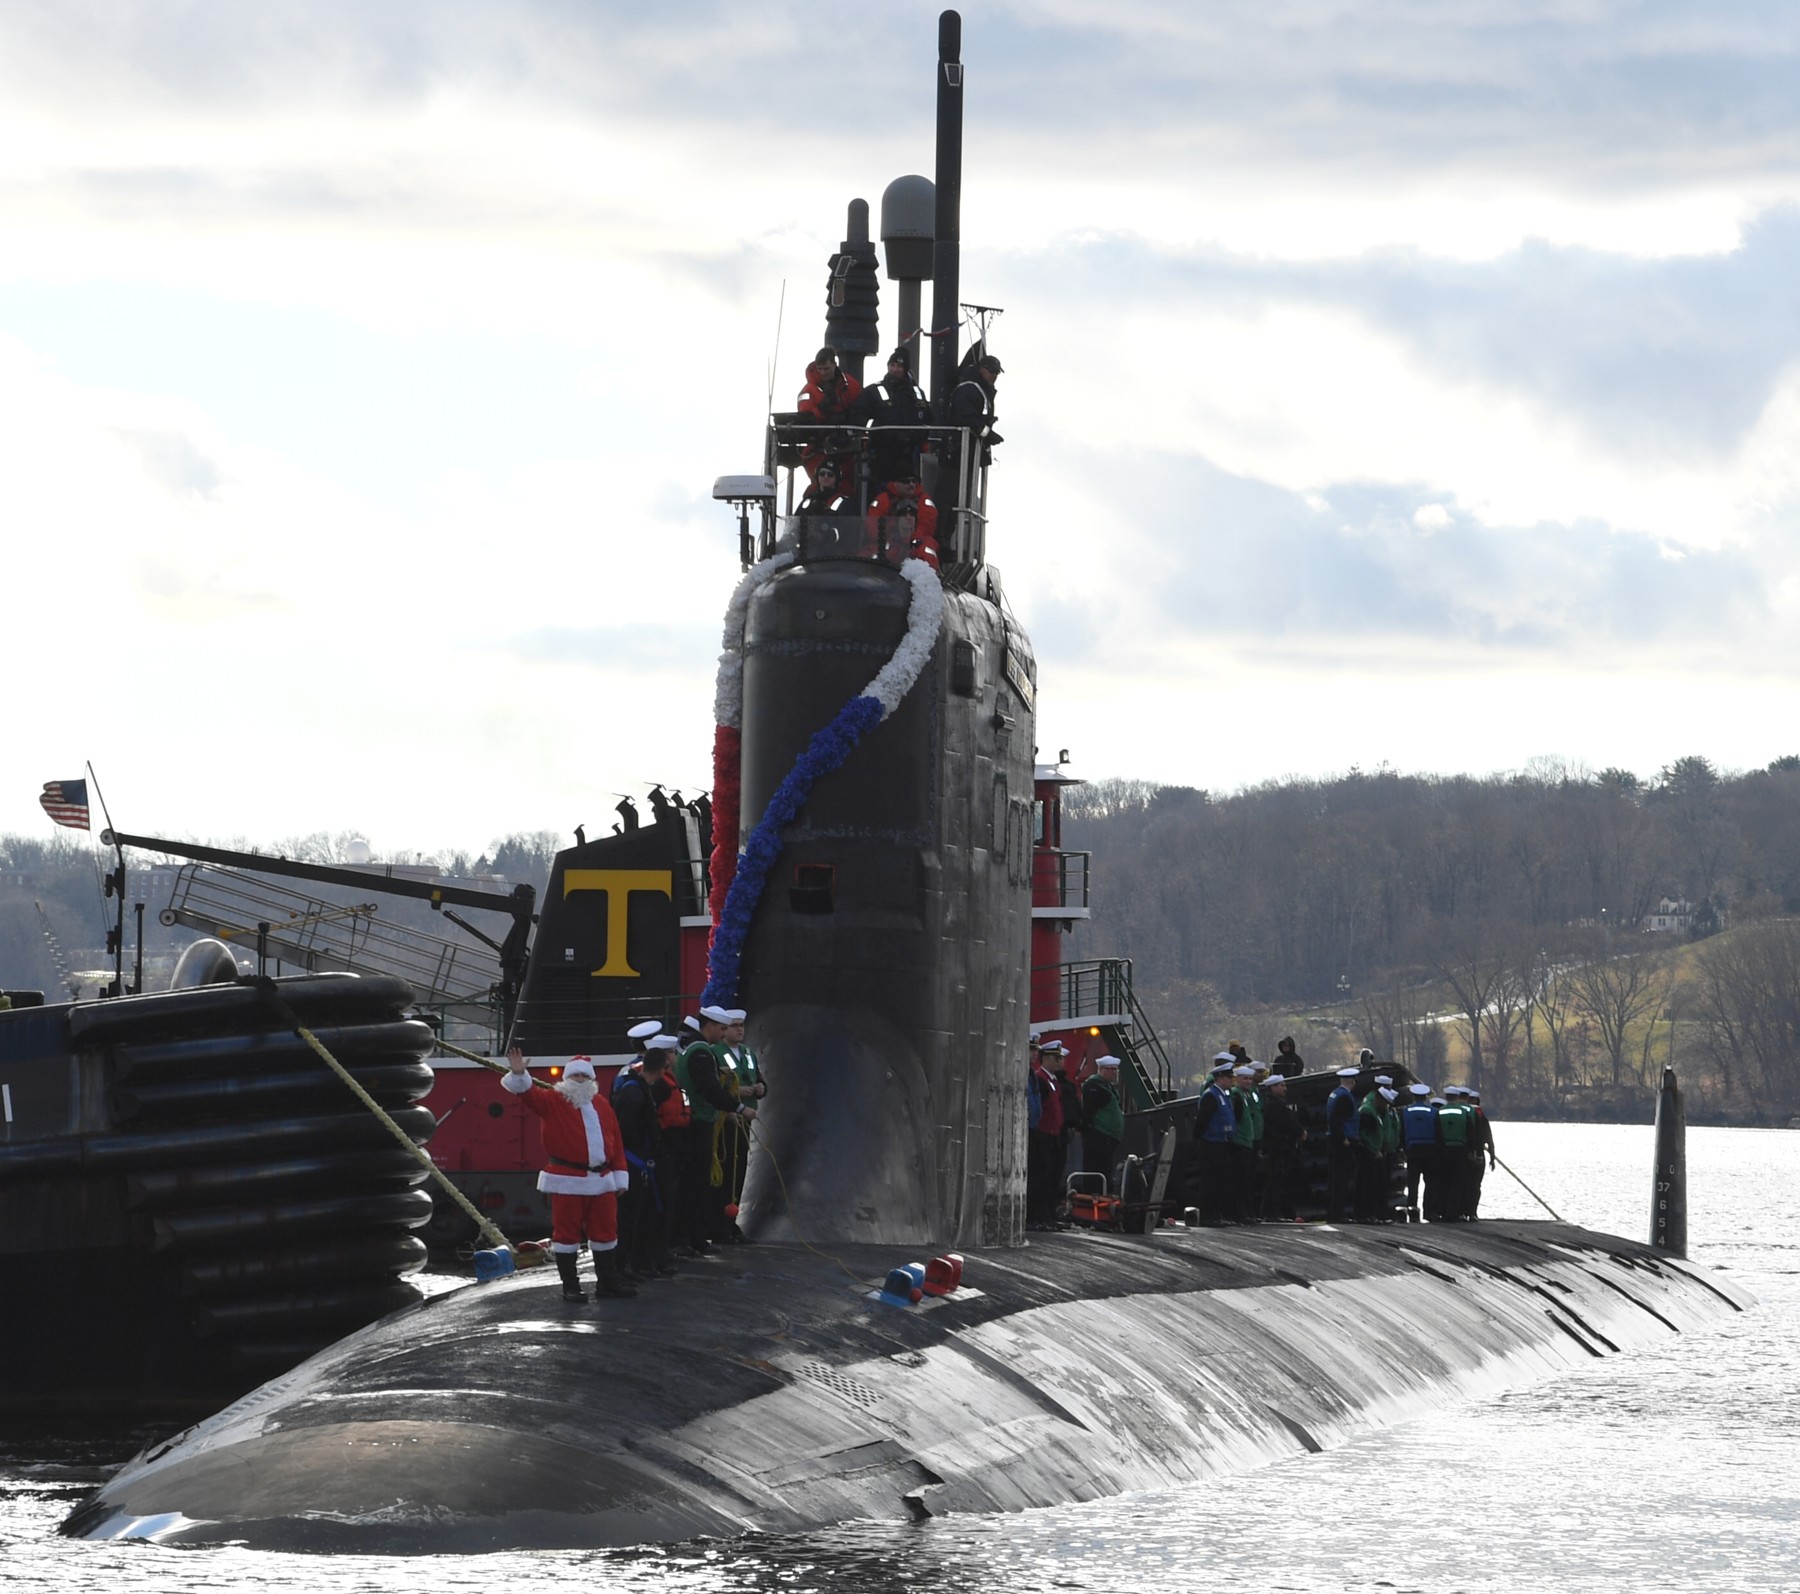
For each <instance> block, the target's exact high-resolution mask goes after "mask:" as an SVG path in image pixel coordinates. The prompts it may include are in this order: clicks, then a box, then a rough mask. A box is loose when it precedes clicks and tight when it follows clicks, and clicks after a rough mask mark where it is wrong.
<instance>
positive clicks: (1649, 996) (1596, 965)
mask: <svg viewBox="0 0 1800 1594" xmlns="http://www.w3.org/2000/svg"><path fill="white" fill-rule="evenodd" d="M1570 978H1571V983H1572V984H1573V986H1574V995H1575V1003H1576V1006H1577V1007H1578V1008H1579V1010H1580V1011H1581V1013H1582V1014H1583V1015H1584V1016H1585V1017H1587V1018H1588V1019H1591V1020H1592V1022H1593V1025H1594V1028H1595V1029H1596V1030H1597V1031H1598V1032H1599V1035H1600V1044H1601V1046H1602V1047H1604V1048H1605V1051H1606V1056H1607V1059H1608V1061H1609V1062H1610V1063H1611V1064H1612V1082H1613V1084H1615V1085H1620V1084H1623V1083H1624V1074H1625V1056H1626V1051H1627V1048H1628V1046H1629V1043H1630V1037H1631V1031H1632V1029H1633V1028H1635V1027H1636V1025H1637V1024H1638V1023H1639V1022H1640V1021H1641V1020H1642V1019H1644V1018H1645V1017H1647V1016H1648V1015H1650V1014H1652V1013H1656V1012H1658V1011H1660V1010H1661V1008H1662V1005H1663V1003H1664V1002H1665V1001H1666V1000H1667V999H1668V995H1669V988H1670V986H1671V985H1672V984H1673V983H1674V975H1673V974H1672V973H1671V972H1670V971H1668V970H1665V969H1662V968H1659V967H1658V966H1657V965H1656V964H1655V963H1654V962H1653V961H1652V960H1651V958H1649V957H1648V956H1646V955H1644V954H1641V953H1640V954H1637V955H1634V956H1630V955H1628V956H1625V957H1599V958H1596V959H1594V960H1593V961H1591V962H1588V963H1583V964H1581V965H1579V966H1578V967H1577V968H1576V969H1575V970H1574V971H1573V973H1572V975H1571V977H1570ZM1634 1074H1635V1070H1634ZM1636 1077H1637V1082H1638V1083H1639V1084H1642V1083H1643V1080H1642V1077H1641V1076H1636Z"/></svg>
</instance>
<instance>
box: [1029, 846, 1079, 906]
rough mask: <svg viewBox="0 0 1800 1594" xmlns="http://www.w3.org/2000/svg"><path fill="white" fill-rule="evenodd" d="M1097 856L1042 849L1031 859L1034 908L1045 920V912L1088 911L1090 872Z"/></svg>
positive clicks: (1032, 901)
mask: <svg viewBox="0 0 1800 1594" xmlns="http://www.w3.org/2000/svg"><path fill="white" fill-rule="evenodd" d="M1092 861H1093V854H1092V853H1089V852H1064V851H1063V850H1062V849H1060V848H1040V849H1039V850H1038V852H1037V853H1036V854H1034V855H1033V857H1032V860H1031V906H1032V908H1033V909H1034V910H1036V911H1038V912H1039V913H1040V914H1042V915H1043V916H1044V917H1048V916H1049V914H1048V913H1047V912H1046V911H1045V910H1049V909H1055V908H1067V909H1069V910H1070V911H1071V912H1074V911H1075V910H1077V909H1079V910H1080V911H1082V912H1084V913H1085V912H1086V911H1087V908H1088V906H1089V903H1088V880H1089V869H1090V865H1091V863H1092Z"/></svg>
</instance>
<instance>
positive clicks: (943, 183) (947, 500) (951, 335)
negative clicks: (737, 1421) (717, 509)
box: [713, 12, 1037, 1246]
mask: <svg viewBox="0 0 1800 1594" xmlns="http://www.w3.org/2000/svg"><path fill="white" fill-rule="evenodd" d="M960 47H961V25H960V21H959V19H958V18H957V16H956V14H955V13H954V12H946V13H945V14H944V17H943V18H942V19H941V22H940V29H939V63H938V101H939V106H938V111H939V114H938V163H937V173H938V176H937V182H936V185H935V190H934V188H933V185H931V184H928V183H925V182H924V180H923V179H922V178H917V177H912V178H906V179H902V180H901V185H896V186H900V187H902V196H901V197H902V200H903V201H904V203H902V204H901V205H900V206H899V207H897V208H896V207H895V206H893V205H892V204H890V205H887V206H884V214H885V215H886V216H887V218H888V221H889V225H886V226H884V228H883V231H884V233H889V234H891V235H895V236H890V237H889V238H887V239H885V240H884V241H885V242H887V243H888V244H889V250H890V259H889V267H890V271H891V273H892V274H893V275H895V276H896V277H899V278H900V279H901V280H902V282H903V284H905V283H917V282H918V281H922V280H932V281H933V283H934V298H935V301H936V302H935V303H934V304H933V307H932V322H931V325H930V328H929V331H928V333H927V334H926V335H924V336H921V337H919V338H918V340H917V342H916V343H914V342H912V341H911V340H909V339H908V338H907V335H908V334H909V333H916V332H917V331H918V322H917V312H916V310H915V309H913V308H912V306H913V305H916V302H917V300H916V295H915V294H914V293H911V292H908V293H903V295H902V299H903V304H902V307H901V317H900V319H901V331H900V333H899V337H898V338H897V339H896V341H897V342H898V341H901V340H907V341H908V344H909V346H910V347H915V348H916V347H918V344H920V343H923V342H925V341H927V339H928V340H929V341H930V343H931V345H932V354H933V361H932V364H933V367H934V370H935V371H936V373H938V374H937V380H936V381H935V382H934V384H933V386H934V388H936V387H939V386H941V385H943V384H944V383H945V381H946V380H947V377H948V375H949V373H952V372H954V370H955V368H956V365H957V361H958V352H957V345H958V327H959V324H960V312H959V307H958V305H957V303H956V293H957V278H958V273H957V263H956V240H957V237H958V235H959V231H960V223H959V219H958V206H959V190H960V178H959V167H960V157H961V98H962V68H961V62H960V59H959V55H960ZM921 211H922V212H923V214H922V215H921ZM934 211H935V218H936V221H935V231H936V237H935V238H934V239H931V240H929V241H927V240H926V239H924V238H922V237H921V236H920V235H921V233H922V232H925V231H929V230H931V228H932V225H933V221H932V218H933V213H934ZM896 214H897V216H898V222H897V224H896V222H895V220H894V217H895V216H896ZM850 215H851V228H850V232H851V236H852V238H853V239H854V238H855V237H856V236H857V234H858V232H859V230H860V229H861V228H862V227H864V226H866V218H867V207H866V205H864V204H863V202H862V201H860V200H859V201H855V202H853V204H852V206H851V211H850ZM863 236H866V233H864V234H863ZM844 253H845V251H840V253H839V254H838V255H836V256H834V257H833V262H832V270H833V272H834V274H835V273H836V272H837V271H838V270H839V268H840V266H841V264H842V260H843V256H844ZM946 290H947V296H946ZM909 321H910V322H911V323H912V324H911V325H907V324H906V323H907V322H909ZM915 363H920V364H922V363H923V362H915ZM923 374H924V373H923V372H915V375H918V376H921V377H922V376H923ZM943 418H944V412H943V410H942V407H941V406H940V407H938V408H937V409H936V411H935V412H934V413H933V415H932V417H931V421H930V424H925V425H917V426H910V427H908V426H884V425H883V424H881V422H880V421H879V420H877V421H876V422H875V424H873V425H870V426H868V427H867V428H866V429H865V428H863V427H841V426H840V427H831V426H828V425H824V424H821V423H820V421H819V417H818V415H817V414H816V413H807V412H805V411H796V412H792V413H776V414H774V415H772V416H771V418H770V424H769V430H768V438H767V448H766V453H765V458H764V474H763V475H762V476H760V477H726V478H721V480H720V482H719V484H718V485H717V486H716V487H715V488H714V494H715V496H716V497H719V498H721V499H727V500H731V501H734V502H736V503H737V504H738V505H739V506H740V508H741V510H742V515H743V518H742V521H741V526H742V550H741V556H742V561H743V564H744V566H745V569H746V571H747V574H746V578H745V583H744V585H743V587H741V588H740V594H741V598H740V603H741V614H742V619H741V624H742V631H741V644H740V648H739V651H740V654H741V664H739V665H736V666H734V667H735V668H738V669H740V670H741V688H740V689H739V690H737V691H736V692H735V693H734V694H732V695H733V696H734V699H735V700H734V703H733V706H732V712H735V714H736V719H735V730H734V731H725V730H722V735H724V736H726V737H727V738H729V737H731V736H735V738H736V741H737V745H736V747H735V749H734V750H733V751H732V752H731V753H728V754H727V755H726V757H725V762H724V763H722V764H721V766H720V767H721V770H722V771H725V773H723V774H722V775H721V777H720V781H719V789H718V790H716V791H715V795H714V810H715V813H719V812H721V811H725V812H727V813H733V812H735V813H736V814H737V815H739V816H741V818H740V823H741V836H740V834H739V833H738V828H737V827H736V826H733V825H731V824H729V823H728V824H727V826H726V827H725V828H724V829H722V831H721V832H720V834H719V836H718V838H717V841H716V846H717V847H718V848H719V849H721V851H719V852H715V859H714V877H715V908H714V912H715V921H716V922H717V923H718V925H719V928H718V929H716V930H715V933H714V934H715V938H714V948H715V951H714V966H713V967H714V976H715V978H717V977H718V969H719V963H720V960H719V956H718V950H717V949H718V945H719V940H720V937H721V936H722V935H723V934H725V932H726V929H727V927H728V926H729V923H730V921H731V918H732V914H731V911H730V909H729V908H727V910H726V911H725V913H724V915H723V916H722V917H721V915H720V909H719V902H720V900H721V898H722V895H723V882H724V878H725V877H726V876H727V875H731V874H732V873H733V871H734V869H736V868H737V866H738V865H739V864H740V863H741V860H742V859H744V858H747V857H749V856H750V854H751V853H752V852H753V851H754V850H755V845H756V843H755V841H754V839H753V837H752V832H753V830H754V828H755V827H756V826H757V824H758V822H759V820H762V819H764V817H765V816H767V815H768V814H769V813H770V811H771V803H772V802H774V803H777V805H779V800H780V795H781V793H782V790H783V786H784V782H789V781H790V780H791V779H792V778H793V777H794V774H795V771H796V770H799V769H802V768H804V767H805V766H806V764H807V761H808V760H809V759H812V758H814V757H815V756H816V755H817V752H818V745H817V739H818V738H819V734H820V732H821V731H824V730H826V728H827V727H834V726H835V725H836V724H837V721H838V717H839V716H840V715H841V713H842V711H844V709H845V706H846V704H851V703H853V702H854V701H855V700H857V699H858V698H859V696H860V695H862V694H864V693H865V692H866V691H868V690H870V689H871V687H872V678H875V677H877V676H878V674H879V673H880V672H882V671H883V670H884V668H885V667H887V666H889V665H890V662H891V661H897V660H898V659H899V658H900V656H901V655H902V653H903V651H904V650H905V649H907V648H913V649H916V650H920V651H923V650H924V649H925V648H926V647H927V646H928V648H929V651H928V653H926V654H925V656H924V659H923V664H922V667H920V668H918V670H917V673H916V675H914V676H912V678H911V680H910V684H909V685H907V686H906V687H905V689H904V694H903V695H902V696H900V697H899V699H898V701H897V702H895V703H893V704H892V705H891V706H890V707H889V708H888V709H887V712H886V713H885V716H884V717H882V718H881V719H880V721H879V723H874V724H873V725H872V726H871V727H869V728H867V729H866V730H865V731H863V732H862V733H861V734H860V737H859V739H857V740H856V742H855V745H854V747H853V748H852V749H851V751H850V752H849V754H848V756H847V757H846V758H844V759H843V760H842V761H841V762H840V763H838V764H837V765H836V766H835V767H831V768H829V769H828V770H827V771H826V772H825V773H823V774H821V775H819V776H818V777H817V778H816V780H814V781H813V783H812V784H811V785H810V787H809V788H808V790H807V793H806V795H805V798H804V801H803V803H802V804H801V805H800V806H799V807H798V809H797V810H796V811H794V812H793V814H792V817H791V818H790V819H789V820H788V821H787V822H786V823H785V824H784V825H782V826H781V827H780V829H779V831H778V832H771V833H770V834H769V836H768V837H767V838H766V840H765V855H764V857H763V858H762V860H761V863H759V865H758V867H759V868H761V867H762V864H766V865H767V873H766V875H765V876H763V877H762V878H763V883H762V886H761V890H760V895H759V896H758V897H757V899H756V905H755V908H754V911H753V913H752V914H751V915H750V917H749V919H748V921H747V926H746V927H744V928H742V930H741V932H733V933H741V950H740V951H739V952H738V953H737V954H736V955H737V956H738V958H739V962H738V965H737V976H736V980H735V983H734V984H733V985H732V986H731V989H732V990H733V994H734V998H735V1001H736V1002H737V1004H738V1005H741V1006H743V1007H744V1008H746V1009H748V1010H749V1011H750V1013H751V1014H752V1026H753V1039H754V1042H755V1045H756V1049H757V1051H758V1054H759V1056H760V1057H761V1059H762V1062H763V1064H764V1066H765V1068H766V1070H767V1074H768V1077H769V1078H770V1080H771V1081H772V1090H771V1094H770V1096H769V1098H768V1101H767V1103H766V1104H765V1106H764V1108H763V1111H762V1116H761V1117H760V1118H759V1120H758V1122H757V1125H756V1132H757V1139H758V1142H759V1144H760V1146H761V1148H762V1151H763V1153H764V1154H763V1155H758V1156H754V1157H753V1158H752V1159H751V1165H750V1174H749V1183H748V1186H747V1188H746V1190H745V1195H744V1201H743V1210H742V1212H741V1214H740V1216H739V1222H740V1224H741V1225H742V1226H743V1227H744V1228H745V1230H746V1232H747V1233H750V1234H751V1235H753V1236H755V1237H761V1238H782V1237H790V1236H794V1235H798V1236H799V1237H802V1238H805V1239H807V1240H823V1241H830V1242H839V1243H846V1242H867V1243H882V1244H918V1245H927V1244H930V1245H936V1244H940V1243H941V1244H964V1245H970V1246H975V1245H1006V1244H1016V1243H1018V1242H1019V1240H1020V1239H1021V1237H1022V1233H1023V1217H1024V1181H1025V1137H1026V1111H1025V1107H1026V1104H1025V1080H1026V1071H1027V1066H1026V1054H1025V1046H1026V1036H1027V1029H1028V1023H1029V1011H1030V962H1031V880H1032V799H1033V785H1032V780H1033V769H1034V755H1035V751H1036V749H1035V745H1034V734H1033V732H1034V703H1035V696H1036V673H1037V672H1036V663H1035V661H1034V659H1033V657H1032V653H1031V647H1030V643H1029V642H1028V641H1027V639H1026V636H1025V633H1024V631H1023V630H1022V629H1021V628H1020V626H1019V625H1018V623H1017V621H1016V620H1014V619H1013V617H1012V616H1011V615H1010V614H1009V613H1008V612H1007V609H1006V605H1005V599H1004V596H1003V593H1002V590H1001V586H1000V580H999V576H998V573H997V572H996V571H994V570H993V569H992V568H991V567H990V566H989V565H988V563H987V558H986V546H987V537H986V531H987V471H988V463H989V462H988V458H987V453H986V449H985V448H984V446H983V440H982V439H981V438H980V437H978V436H975V435H968V434H966V433H964V432H960V431H958V430H957V429H954V428H950V427H948V426H946V425H944V424H942V421H943ZM822 457H829V458H831V459H833V460H834V461H842V462H843V463H844V465H845V469H844V479H845V482H846V484H847V491H846V492H845V495H844V499H843V501H842V502H841V503H840V504H838V505H836V506H835V507H834V508H831V509H829V510H823V511H821V510H819V509H818V508H817V506H816V505H815V506H809V505H808V504H807V503H806V502H805V498H804V493H805V488H806V486H807V484H808V482H809V480H810V479H811V478H812V477H813V476H814V473H815V470H816V467H817V464H818V462H819V460H820V459H821V458H822ZM897 458H898V459H904V460H906V461H908V467H907V469H904V470H901V471H899V472H896V470H895V469H894V467H893V464H892V462H893V461H894V460H895V459H897ZM912 460H917V461H918V466H917V468H916V471H914V470H913V469H912V467H911V465H910V462H911V461H912ZM871 461H873V467H874V468H871ZM896 474H900V475H902V476H908V475H914V474H916V476H917V477H918V479H919V480H920V482H921V486H920V489H919V495H920V501H921V502H929V503H930V505H931V506H932V509H933V511H934V513H935V518H936V524H935V535H933V536H930V537H928V538H926V539H925V541H926V542H927V543H929V546H928V547H922V546H921V539H920V537H919V533H920V532H922V531H924V529H925V527H924V523H923V517H922V516H921V514H920V513H919V511H918V510H917V507H916V506H909V507H910V508H912V510H913V513H912V514H911V515H910V516H903V515H901V514H892V515H890V514H889V513H887V512H886V509H887V508H888V507H891V506H884V504H883V502H882V501H881V499H880V497H879V495H880V493H881V492H882V491H883V490H885V489H886V488H887V486H888V485H889V478H891V477H893V476H894V475H896ZM753 514H754V516H755V517H756V519H757V521H758V522H759V526H758V529H757V531H756V532H755V533H754V534H753V532H752V522H751V517H752V515H753ZM940 599H941V616H940V615H939V614H938V613H937V610H938V607H939V604H940ZM922 609H923V610H926V611H928V612H929V618H930V621H931V625H932V628H933V630H932V634H930V635H926V634H924V633H923V632H922V631H921V629H920V624H921V611H922ZM732 635H733V631H732V625H731V624H730V623H728V626H727V650H728V658H729V657H730V654H731V650H732ZM915 663H916V660H915ZM722 679H723V677H722ZM726 695H727V694H726V693H725V692H723V691H722V694H721V698H722V700H723V698H724V697H725V696H726ZM732 723H733V721H732V717H731V713H727V712H722V713H721V716H720V724H721V727H727V726H730V725H731V724H732ZM827 739H829V738H827ZM727 745H728V743H727ZM734 760H735V762H733V761H734ZM733 769H734V770H735V772H736V776H737V782H738V786H737V790H736V791H735V793H734V792H732V791H731V790H729V786H730V784H731V774H730V771H731V770H733ZM790 806H791V805H790ZM777 835H778V849H779V850H778V851H775V852H774V854H773V859H772V861H769V859H768V857H767V856H766V853H767V851H768V850H769V849H773V848H775V847H776V845H777V841H776V839H775V838H776V836H777ZM721 988H723V987H721Z"/></svg>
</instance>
